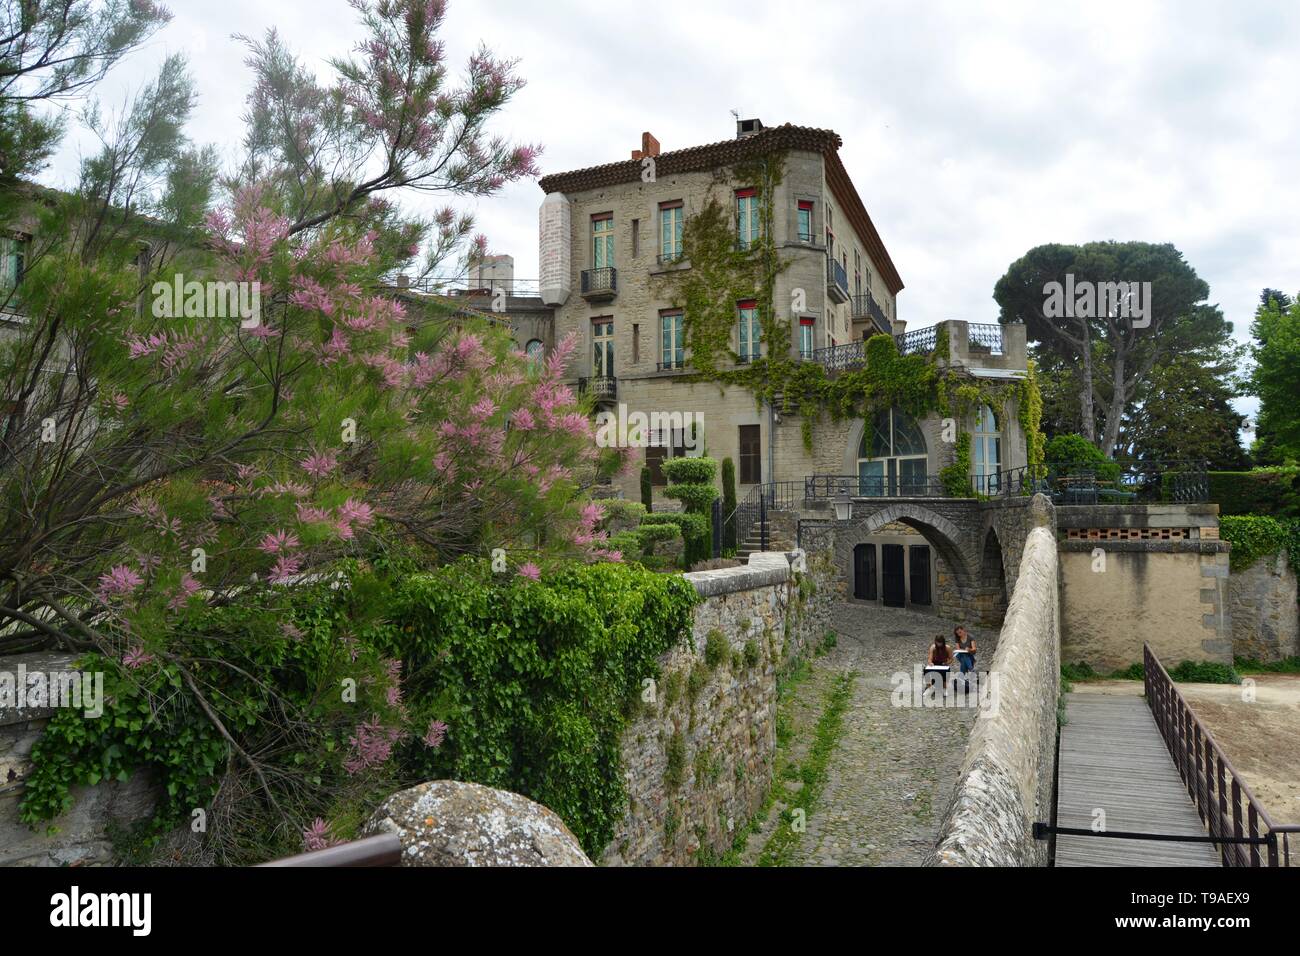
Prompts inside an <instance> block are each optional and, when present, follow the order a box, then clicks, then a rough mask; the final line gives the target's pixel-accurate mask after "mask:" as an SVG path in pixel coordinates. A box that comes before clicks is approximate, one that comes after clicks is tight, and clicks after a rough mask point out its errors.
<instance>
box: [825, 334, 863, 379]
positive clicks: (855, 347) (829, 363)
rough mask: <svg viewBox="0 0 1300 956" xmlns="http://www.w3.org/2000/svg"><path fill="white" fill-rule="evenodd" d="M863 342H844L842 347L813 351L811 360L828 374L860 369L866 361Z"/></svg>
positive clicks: (834, 346) (832, 346)
mask: <svg viewBox="0 0 1300 956" xmlns="http://www.w3.org/2000/svg"><path fill="white" fill-rule="evenodd" d="M865 346H866V343H865V342H861V341H858V342H846V343H845V344H843V345H830V346H827V347H826V348H824V349H813V350H812V360H813V361H814V362H818V363H820V364H821V366H822V367H823V368H825V369H826V371H828V372H835V371H840V370H842V369H846V368H860V367H861V366H862V365H864V364H865V363H866V361H867V353H866V348H865Z"/></svg>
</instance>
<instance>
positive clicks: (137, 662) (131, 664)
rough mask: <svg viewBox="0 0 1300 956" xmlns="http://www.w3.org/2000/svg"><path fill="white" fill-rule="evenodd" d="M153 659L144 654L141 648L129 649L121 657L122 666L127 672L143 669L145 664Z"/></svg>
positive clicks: (149, 655)
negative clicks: (138, 668)
mask: <svg viewBox="0 0 1300 956" xmlns="http://www.w3.org/2000/svg"><path fill="white" fill-rule="evenodd" d="M153 659H154V657H153V655H152V654H146V653H145V651H144V649H143V648H141V647H138V646H137V647H130V648H127V651H126V653H125V654H123V655H122V666H123V667H125V668H127V669H128V670H135V669H136V668H137V667H143V666H144V665H145V664H148V663H150V662H151V661H152V660H153Z"/></svg>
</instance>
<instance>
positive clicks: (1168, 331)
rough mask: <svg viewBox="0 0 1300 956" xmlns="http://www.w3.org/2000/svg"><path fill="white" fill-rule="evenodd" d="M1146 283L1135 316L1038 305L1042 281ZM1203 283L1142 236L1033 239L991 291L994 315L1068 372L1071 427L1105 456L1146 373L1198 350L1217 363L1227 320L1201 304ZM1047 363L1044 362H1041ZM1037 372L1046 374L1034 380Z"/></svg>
mask: <svg viewBox="0 0 1300 956" xmlns="http://www.w3.org/2000/svg"><path fill="white" fill-rule="evenodd" d="M1067 276H1073V282H1074V284H1075V286H1076V287H1079V283H1083V282H1090V283H1098V284H1100V283H1114V282H1129V283H1133V282H1138V283H1145V282H1150V283H1151V295H1150V302H1149V303H1148V304H1149V306H1150V312H1149V315H1147V316H1144V321H1141V322H1135V321H1133V319H1132V318H1127V317H1124V316H1123V315H1122V314H1119V313H1118V312H1117V311H1115V310H1110V314H1104V313H1105V312H1106V310H1104V309H1102V308H1100V307H1097V308H1095V309H1094V312H1095V313H1096V315H1095V316H1094V317H1088V318H1082V317H1071V316H1056V315H1053V314H1052V310H1051V309H1050V308H1048V303H1049V292H1048V290H1049V287H1050V284H1051V283H1061V284H1062V285H1064V284H1065V283H1066V282H1067ZM1209 291H1210V290H1209V286H1208V285H1206V283H1205V282H1204V281H1202V280H1201V279H1200V278H1199V277H1198V276H1197V274H1196V272H1195V270H1194V269H1192V267H1191V266H1189V265H1188V264H1187V263H1186V262H1185V261H1184V259H1183V256H1182V253H1180V252H1179V251H1178V250H1177V249H1176V248H1175V247H1174V246H1172V245H1170V244H1167V243H1166V244H1156V243H1148V242H1092V243H1087V244H1085V245H1059V244H1052V245H1043V246H1037V247H1035V248H1034V249H1031V250H1029V252H1027V253H1026V254H1025V255H1024V256H1022V257H1021V258H1020V259H1018V260H1016V261H1015V262H1013V263H1012V264H1011V266H1010V267H1009V268H1008V269H1007V272H1006V274H1005V275H1004V276H1002V278H1001V279H999V280H998V283H997V286H996V287H995V289H994V293H993V297H994V298H995V299H996V300H997V302H998V305H999V307H1000V309H1001V312H1000V316H999V320H1000V321H1001V322H1003V323H1007V322H1024V323H1025V325H1026V326H1027V332H1028V339H1029V340H1030V341H1031V342H1035V343H1038V346H1039V348H1038V352H1039V354H1040V355H1043V356H1044V357H1046V355H1047V354H1048V353H1050V354H1052V355H1054V356H1055V357H1056V359H1057V360H1058V362H1059V363H1060V364H1061V365H1063V366H1068V367H1071V368H1073V369H1077V372H1076V373H1075V375H1074V387H1075V388H1076V389H1077V392H1076V403H1077V405H1078V408H1079V415H1078V425H1079V431H1080V432H1081V433H1082V434H1083V435H1084V436H1086V437H1087V438H1089V439H1090V440H1093V441H1095V442H1097V444H1098V445H1099V446H1100V448H1101V449H1102V451H1103V452H1105V453H1106V454H1107V455H1113V454H1114V452H1115V449H1116V448H1117V446H1118V445H1119V444H1120V433H1121V431H1122V429H1123V425H1124V419H1125V416H1126V415H1127V414H1128V413H1129V412H1130V411H1131V410H1132V408H1133V407H1134V405H1135V404H1136V403H1137V402H1138V401H1140V393H1141V390H1142V388H1143V384H1144V383H1145V382H1146V381H1147V380H1148V378H1149V377H1150V374H1151V370H1152V369H1153V368H1154V367H1156V366H1157V365H1160V364H1162V363H1167V362H1170V361H1171V360H1172V359H1173V358H1174V357H1175V356H1179V355H1186V354H1189V353H1201V354H1204V355H1206V356H1207V357H1209V358H1210V359H1211V360H1217V358H1218V357H1219V352H1220V351H1221V350H1222V348H1223V347H1224V346H1225V345H1226V343H1227V342H1228V340H1229V339H1230V337H1231V333H1232V326H1231V324H1230V323H1228V322H1226V321H1225V320H1224V318H1223V316H1222V314H1221V313H1220V312H1219V309H1218V308H1217V307H1216V306H1212V305H1208V304H1206V303H1205V299H1206V298H1207V296H1208V295H1209ZM1046 364H1047V365H1048V366H1049V367H1050V365H1051V364H1052V363H1051V362H1048V363H1046ZM1044 377H1046V376H1044Z"/></svg>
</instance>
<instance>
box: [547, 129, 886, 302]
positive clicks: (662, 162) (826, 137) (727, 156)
mask: <svg viewBox="0 0 1300 956" xmlns="http://www.w3.org/2000/svg"><path fill="white" fill-rule="evenodd" d="M841 145H843V141H842V140H841V139H840V136H839V134H838V133H836V132H835V131H834V130H829V129H814V128H813V127H810V126H795V125H793V124H792V123H783V124H782V125H780V126H769V127H767V128H766V129H763V130H760V131H759V132H757V133H753V134H751V135H749V136H745V137H742V138H739V139H728V140H723V141H722V142H720V143H709V144H707V145H705V146H691V147H688V148H687V149H675V150H672V151H671V152H667V153H660V154H659V155H658V156H657V157H655V175H656V176H671V175H674V174H676V173H693V172H700V171H702V170H707V169H717V168H719V167H721V166H734V165H736V164H737V163H740V162H743V161H744V160H746V159H752V158H754V157H756V156H762V155H765V154H767V153H770V152H773V151H779V150H803V151H807V152H813V153H821V154H822V156H823V157H825V160H826V182H827V185H828V186H829V187H830V190H831V194H832V195H833V196H834V197H835V200H836V202H837V203H838V204H839V206H840V208H841V210H842V211H843V213H844V215H846V216H847V217H848V219H849V221H850V222H851V223H852V224H853V228H854V229H855V230H857V233H858V235H860V236H862V238H863V241H864V242H865V243H866V246H867V253H868V254H869V255H870V256H871V258H872V260H874V261H875V262H876V263H877V265H878V266H879V267H880V269H881V273H882V277H883V278H884V280H885V285H886V286H888V287H889V291H890V293H891V294H893V295H897V294H898V293H899V291H901V290H902V288H903V280H902V278H901V277H900V276H899V274H898V270H897V269H896V268H895V267H894V262H893V260H892V259H890V258H889V253H888V252H887V251H886V250H885V244H884V242H883V241H882V240H881V238H880V234H879V233H878V232H876V227H875V224H874V223H872V221H871V216H869V215H868V214H867V209H866V206H864V205H863V204H862V199H861V197H859V196H858V191H857V190H856V189H855V188H854V187H853V181H852V180H851V179H849V174H848V171H847V170H845V168H844V164H843V163H842V162H840V157H839V148H840V146H841ZM640 178H641V160H639V159H625V160H623V161H622V162H618V163H606V164H605V165H603V166H588V167H587V168H586V169H575V170H571V171H569V172H563V173H551V174H550V175H547V176H543V177H542V178H541V179H540V180H539V181H538V185H540V186H541V187H542V191H543V192H546V193H554V192H562V193H578V192H585V191H586V190H589V189H600V188H601V187H603V186H613V185H617V184H618V183H630V182H636V181H637V180H638V179H640Z"/></svg>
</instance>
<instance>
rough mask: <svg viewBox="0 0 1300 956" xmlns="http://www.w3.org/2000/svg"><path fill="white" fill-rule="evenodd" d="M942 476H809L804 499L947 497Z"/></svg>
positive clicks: (805, 479)
mask: <svg viewBox="0 0 1300 956" xmlns="http://www.w3.org/2000/svg"><path fill="white" fill-rule="evenodd" d="M946 497H949V495H948V492H947V490H946V486H945V485H944V483H943V479H942V478H940V477H939V476H938V475H892V476H885V475H808V476H807V477H806V478H804V499H805V500H807V501H813V500H817V499H819V498H946Z"/></svg>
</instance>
